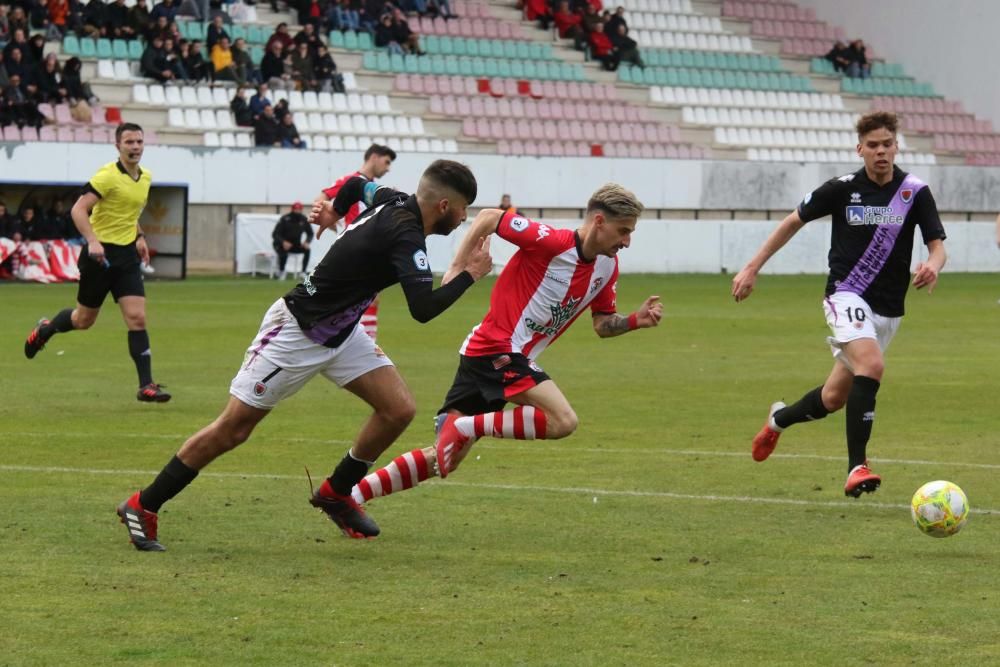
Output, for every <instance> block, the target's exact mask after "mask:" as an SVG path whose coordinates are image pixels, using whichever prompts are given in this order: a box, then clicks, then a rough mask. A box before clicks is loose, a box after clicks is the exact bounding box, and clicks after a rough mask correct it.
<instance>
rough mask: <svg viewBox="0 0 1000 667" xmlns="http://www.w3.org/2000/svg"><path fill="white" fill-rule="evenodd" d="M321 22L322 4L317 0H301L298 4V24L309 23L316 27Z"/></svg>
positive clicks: (304, 24) (305, 24)
mask: <svg viewBox="0 0 1000 667" xmlns="http://www.w3.org/2000/svg"><path fill="white" fill-rule="evenodd" d="M325 1H326V0H324V2H325ZM322 23H323V5H321V4H320V2H319V0H302V1H301V3H300V5H299V25H303V26H307V25H311V26H312V27H313V28H318V27H319V26H320V24H322Z"/></svg>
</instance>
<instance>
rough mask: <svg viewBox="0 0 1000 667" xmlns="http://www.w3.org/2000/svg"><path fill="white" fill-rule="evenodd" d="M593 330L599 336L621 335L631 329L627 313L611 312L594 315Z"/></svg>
mask: <svg viewBox="0 0 1000 667" xmlns="http://www.w3.org/2000/svg"><path fill="white" fill-rule="evenodd" d="M594 331H596V332H597V335H598V336H600V337H601V338H612V337H614V336H621V335H622V334H623V333H628V332H629V331H631V327H630V326H629V321H628V315H622V314H621V313H613V314H611V315H594Z"/></svg>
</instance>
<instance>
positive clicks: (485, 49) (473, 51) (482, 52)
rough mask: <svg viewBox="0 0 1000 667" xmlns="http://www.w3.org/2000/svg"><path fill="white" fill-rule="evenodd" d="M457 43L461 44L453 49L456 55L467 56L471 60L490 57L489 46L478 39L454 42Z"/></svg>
mask: <svg viewBox="0 0 1000 667" xmlns="http://www.w3.org/2000/svg"><path fill="white" fill-rule="evenodd" d="M455 41H456V46H457V43H461V44H462V46H460V47H458V48H456V49H455V53H456V54H458V55H469V56H472V57H473V58H479V57H486V56H488V55H490V45H489V44H487V43H486V42H484V41H481V40H478V39H461V40H455Z"/></svg>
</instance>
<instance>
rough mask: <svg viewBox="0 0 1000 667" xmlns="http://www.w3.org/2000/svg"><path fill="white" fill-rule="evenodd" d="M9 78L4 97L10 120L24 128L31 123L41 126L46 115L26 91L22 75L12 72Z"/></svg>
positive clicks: (33, 125)
mask: <svg viewBox="0 0 1000 667" xmlns="http://www.w3.org/2000/svg"><path fill="white" fill-rule="evenodd" d="M7 78H8V83H7V87H6V88H5V89H4V93H3V96H4V99H5V100H6V105H7V109H8V112H7V116H8V118H9V119H10V122H12V123H14V124H15V125H17V126H18V127H19V128H23V127H24V126H26V125H30V126H32V127H34V128H40V127H41V126H42V123H43V122H44V121H45V117H44V116H42V114H41V112H40V111H38V104H36V103H35V101H34V100H32V99H31V97H29V96H28V94H27V93H26V92H25V89H24V87H22V86H21V77H20V75H18V74H11V75H10V76H9V77H7Z"/></svg>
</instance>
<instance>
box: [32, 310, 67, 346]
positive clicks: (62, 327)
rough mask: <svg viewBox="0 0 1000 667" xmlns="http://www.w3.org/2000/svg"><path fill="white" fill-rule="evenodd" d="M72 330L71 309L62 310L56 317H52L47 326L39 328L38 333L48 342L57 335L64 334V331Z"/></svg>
mask: <svg viewBox="0 0 1000 667" xmlns="http://www.w3.org/2000/svg"><path fill="white" fill-rule="evenodd" d="M72 330H73V309H72V308H63V309H62V310H60V311H59V312H58V313H56V316H55V317H53V318H52V319H51V320H50V321H49V323H48V324H46V325H44V326H42V327H39V329H38V333H39V334H41V336H42V338H44V339H45V340H48V339H49V338H52V336H54V335H56V334H57V333H64V332H66V331H72Z"/></svg>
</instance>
